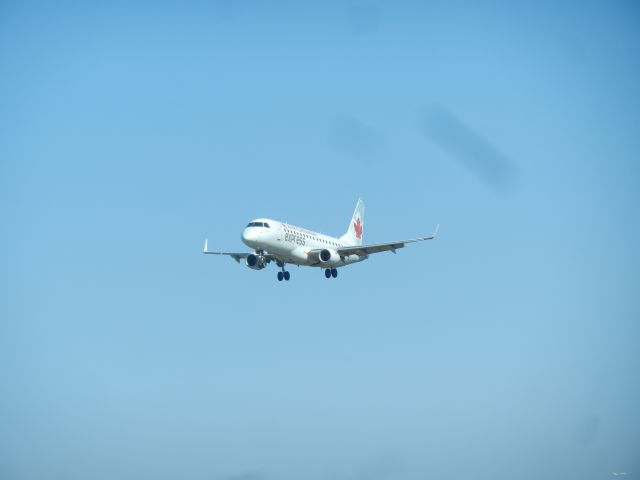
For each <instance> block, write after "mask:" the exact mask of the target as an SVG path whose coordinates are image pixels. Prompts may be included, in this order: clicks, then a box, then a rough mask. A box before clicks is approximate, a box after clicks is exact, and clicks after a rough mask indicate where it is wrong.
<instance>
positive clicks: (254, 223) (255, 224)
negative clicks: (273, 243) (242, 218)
mask: <svg viewBox="0 0 640 480" xmlns="http://www.w3.org/2000/svg"><path fill="white" fill-rule="evenodd" d="M247 227H267V228H269V224H268V223H262V222H249V225H247Z"/></svg>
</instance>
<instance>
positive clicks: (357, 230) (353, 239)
mask: <svg viewBox="0 0 640 480" xmlns="http://www.w3.org/2000/svg"><path fill="white" fill-rule="evenodd" d="M362 237H364V202H363V201H362V199H361V198H359V199H358V203H357V205H356V209H355V211H354V212H353V217H352V218H351V222H350V223H349V227H348V228H347V233H345V234H344V235H343V236H342V237H340V240H342V241H343V242H345V243H346V244H348V245H362Z"/></svg>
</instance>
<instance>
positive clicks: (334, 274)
mask: <svg viewBox="0 0 640 480" xmlns="http://www.w3.org/2000/svg"><path fill="white" fill-rule="evenodd" d="M331 276H332V277H333V278H336V277H337V276H338V269H337V268H332V269H331Z"/></svg>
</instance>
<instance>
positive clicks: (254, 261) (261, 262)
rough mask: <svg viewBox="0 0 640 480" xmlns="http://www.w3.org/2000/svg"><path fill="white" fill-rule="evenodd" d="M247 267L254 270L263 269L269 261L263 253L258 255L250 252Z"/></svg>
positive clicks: (246, 261)
mask: <svg viewBox="0 0 640 480" xmlns="http://www.w3.org/2000/svg"><path fill="white" fill-rule="evenodd" d="M245 263H246V265H247V267H249V268H251V269H253V270H262V269H263V268H264V267H266V266H267V261H266V260H265V258H264V257H263V256H262V255H256V254H255V253H250V254H249V255H247V259H246V260H245Z"/></svg>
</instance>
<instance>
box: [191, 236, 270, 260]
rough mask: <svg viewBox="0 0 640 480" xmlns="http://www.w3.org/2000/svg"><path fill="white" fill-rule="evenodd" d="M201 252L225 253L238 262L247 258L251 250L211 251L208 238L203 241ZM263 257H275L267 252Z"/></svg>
mask: <svg viewBox="0 0 640 480" xmlns="http://www.w3.org/2000/svg"><path fill="white" fill-rule="evenodd" d="M202 253H205V254H208V255H227V256H228V257H231V258H233V259H234V260H235V261H236V262H238V263H240V260H242V259H243V258H247V255H251V254H252V253H253V252H211V251H210V250H209V240H208V239H207V240H205V241H204V247H203V249H202ZM263 257H264V258H266V259H267V261H271V260H276V257H274V256H273V255H270V254H268V253H267V254H265V255H263Z"/></svg>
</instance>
